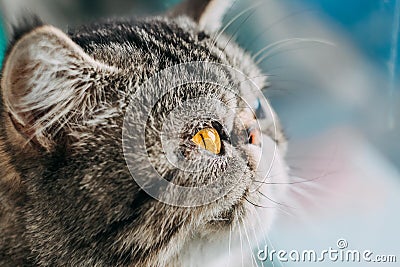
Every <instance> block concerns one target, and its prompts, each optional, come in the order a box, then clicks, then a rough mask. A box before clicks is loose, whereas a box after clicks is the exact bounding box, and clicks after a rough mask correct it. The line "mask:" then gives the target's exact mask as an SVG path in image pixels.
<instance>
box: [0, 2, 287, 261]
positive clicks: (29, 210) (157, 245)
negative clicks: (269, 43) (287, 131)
mask: <svg viewBox="0 0 400 267" xmlns="http://www.w3.org/2000/svg"><path fill="white" fill-rule="evenodd" d="M228 6H229V5H228V4H227V1H197V2H195V4H193V3H192V2H189V1H188V2H185V3H183V4H181V5H180V6H178V7H177V8H175V9H174V10H172V11H170V12H169V13H168V14H167V15H166V16H160V17H151V18H143V19H133V20H132V19H129V20H109V21H104V22H101V23H97V24H94V25H89V26H84V27H81V28H78V29H74V30H71V31H70V32H69V33H68V34H65V33H63V32H62V31H60V30H59V29H56V28H54V27H52V26H48V25H41V24H38V25H34V27H30V28H29V29H28V30H24V31H23V32H21V34H19V35H18V36H17V37H16V38H15V41H14V43H13V45H12V46H11V47H10V49H9V52H8V53H7V56H6V59H5V62H4V67H3V70H2V80H1V89H2V100H3V107H2V108H3V110H2V117H3V130H2V131H3V135H2V136H3V142H4V144H3V146H4V150H5V151H6V154H7V155H8V161H9V164H11V165H13V166H14V169H15V172H16V175H15V179H17V180H18V183H15V184H19V187H20V188H18V189H16V190H20V192H21V194H25V195H26V202H25V203H24V204H23V206H22V207H20V212H21V214H22V216H23V217H24V220H25V222H26V227H27V233H26V239H27V240H26V242H27V244H28V246H29V247H30V248H31V249H32V251H35V253H37V254H38V255H36V258H37V259H38V262H39V263H41V264H52V263H56V262H58V263H62V262H64V263H66V262H68V263H69V264H73V265H74V264H79V263H80V262H82V261H88V260H92V261H93V262H102V263H104V264H108V265H118V264H128V263H146V262H153V263H154V262H158V263H160V264H161V263H163V262H164V263H165V261H168V260H169V259H171V258H173V257H175V255H176V254H178V252H179V251H180V250H181V249H182V248H183V247H184V246H185V244H187V243H188V242H190V241H191V240H193V239H196V238H206V239H208V238H211V237H212V236H213V235H215V234H216V233H217V235H218V236H219V235H223V234H225V233H226V232H228V231H229V229H232V228H235V227H237V226H238V225H240V224H246V225H247V227H250V226H252V225H254V224H255V223H257V220H258V223H259V222H260V220H261V221H262V226H263V227H267V225H269V223H270V222H271V220H272V218H273V209H270V210H269V209H263V208H261V207H264V205H265V206H271V205H272V206H273V202H271V201H269V200H268V198H269V197H270V198H271V199H274V198H275V197H278V196H279V195H280V192H281V191H282V188H284V186H283V185H281V186H279V187H278V186H275V187H274V183H276V184H277V183H284V182H285V181H286V177H287V176H286V167H285V164H284V161H283V156H284V153H285V143H286V142H285V138H284V136H283V133H282V131H281V129H280V126H279V123H278V120H277V118H276V115H275V113H274V112H273V111H272V109H271V108H270V106H269V104H268V102H267V101H266V100H265V99H264V98H263V96H262V94H260V91H259V88H263V87H264V85H265V82H266V81H265V78H264V76H263V75H262V74H261V71H260V70H259V69H258V68H257V66H255V64H254V63H253V61H252V59H251V58H250V56H248V55H247V54H246V53H245V52H244V51H243V50H242V49H240V48H239V47H238V46H237V45H236V44H234V43H233V41H232V40H231V38H228V37H225V36H224V35H223V34H220V33H219V32H218V29H219V26H220V25H221V21H222V17H223V14H224V11H226V9H227V8H228ZM160 183H161V184H160ZM187 188H189V189H188V191H185V190H186V189H187ZM182 192H186V193H184V194H182ZM266 203H267V204H266ZM258 208H260V209H259V210H257V209H258Z"/></svg>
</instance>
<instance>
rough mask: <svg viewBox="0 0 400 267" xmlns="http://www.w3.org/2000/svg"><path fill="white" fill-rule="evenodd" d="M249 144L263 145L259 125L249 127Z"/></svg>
mask: <svg viewBox="0 0 400 267" xmlns="http://www.w3.org/2000/svg"><path fill="white" fill-rule="evenodd" d="M247 136H248V140H249V144H252V145H256V146H261V132H260V129H258V127H255V126H251V127H249V128H248V129H247Z"/></svg>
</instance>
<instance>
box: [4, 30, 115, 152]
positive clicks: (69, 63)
mask: <svg viewBox="0 0 400 267" xmlns="http://www.w3.org/2000/svg"><path fill="white" fill-rule="evenodd" d="M104 71H111V67H108V66H105V65H104V64H101V63H99V62H97V61H95V60H94V59H92V58H91V57H90V56H89V55H87V54H86V53H85V52H84V51H83V50H82V49H81V48H80V47H79V46H78V45H77V44H76V43H74V42H73V41H72V40H71V39H70V38H69V37H68V36H67V35H66V34H64V33H63V32H62V31H60V30H58V29H56V28H54V27H52V26H40V27H37V28H35V29H33V30H32V31H30V32H28V33H25V34H24V35H23V36H21V37H20V38H19V40H17V41H16V42H15V44H14V45H13V46H12V47H11V49H10V51H9V53H8V55H7V57H6V59H5V62H4V67H3V72H2V80H1V90H2V97H3V103H4V109H5V114H6V115H5V116H9V119H10V121H11V122H12V123H11V124H10V125H11V126H12V127H13V129H14V132H15V133H16V134H17V135H20V136H23V137H24V138H26V139H28V140H29V141H31V140H34V141H35V142H36V143H37V144H39V145H40V146H41V147H43V148H45V149H46V150H49V149H51V147H52V145H53V144H54V142H55V140H54V139H53V138H52V137H54V136H55V135H56V134H57V133H58V131H60V129H62V128H63V127H66V126H68V123H69V120H71V119H74V120H76V119H77V118H76V117H75V118H74V117H73V115H72V114H75V115H74V116H84V114H85V113H87V112H88V111H90V109H92V108H94V107H91V106H90V104H89V103H92V105H93V98H94V97H93V96H94V95H96V93H97V92H96V90H97V88H96V86H95V84H96V79H98V76H100V75H99V73H101V72H104ZM88 98H91V100H89V101H88ZM7 118H8V117H7Z"/></svg>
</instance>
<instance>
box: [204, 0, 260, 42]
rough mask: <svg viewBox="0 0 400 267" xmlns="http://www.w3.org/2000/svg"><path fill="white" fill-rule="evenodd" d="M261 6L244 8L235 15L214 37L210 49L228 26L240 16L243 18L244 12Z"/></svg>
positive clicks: (255, 5) (257, 4)
mask: <svg viewBox="0 0 400 267" xmlns="http://www.w3.org/2000/svg"><path fill="white" fill-rule="evenodd" d="M260 5H261V2H258V3H256V4H254V5H252V6H250V7H248V8H246V9H245V10H243V11H242V12H240V13H239V14H237V15H236V16H235V17H233V18H232V19H231V20H230V21H229V22H228V23H227V24H226V25H225V26H224V27H223V28H222V29H221V30H220V31H219V32H218V33H217V35H216V37H215V38H214V40H213V42H212V45H211V47H214V46H215V44H216V43H217V41H218V39H219V37H221V35H222V34H223V33H224V32H225V31H226V29H228V28H229V26H231V25H232V24H233V23H234V22H235V21H236V20H238V19H239V18H240V17H241V16H243V14H245V13H246V12H248V11H250V10H252V9H255V8H257V7H258V6H260Z"/></svg>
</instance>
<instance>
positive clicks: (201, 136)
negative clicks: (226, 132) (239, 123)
mask: <svg viewBox="0 0 400 267" xmlns="http://www.w3.org/2000/svg"><path fill="white" fill-rule="evenodd" d="M192 141H193V142H194V143H195V144H196V145H198V146H199V147H201V148H204V149H206V150H208V151H210V152H212V153H214V154H219V153H220V152H221V139H220V137H219V134H218V132H217V130H215V129H214V128H205V129H202V130H200V131H198V132H197V134H196V135H195V136H193V138H192Z"/></svg>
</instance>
